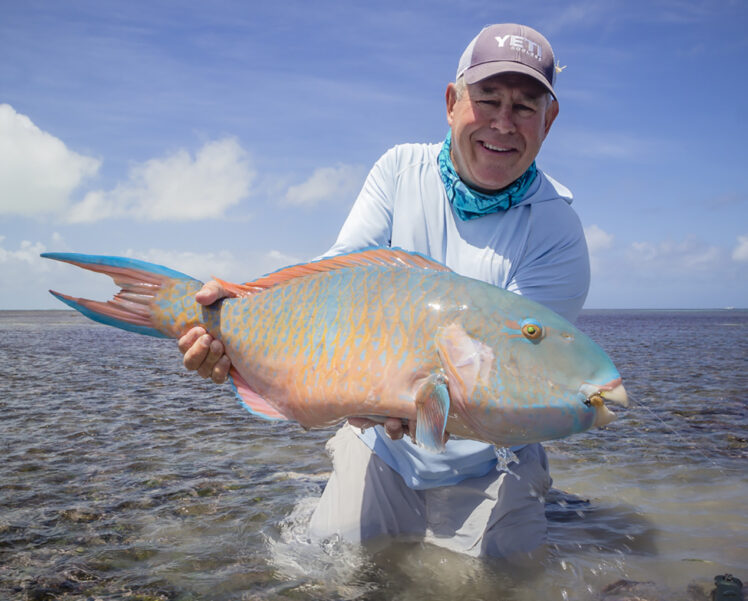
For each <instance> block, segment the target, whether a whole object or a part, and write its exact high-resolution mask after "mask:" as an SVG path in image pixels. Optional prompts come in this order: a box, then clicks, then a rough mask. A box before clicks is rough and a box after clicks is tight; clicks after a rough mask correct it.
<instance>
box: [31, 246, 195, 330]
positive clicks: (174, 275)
mask: <svg viewBox="0 0 748 601" xmlns="http://www.w3.org/2000/svg"><path fill="white" fill-rule="evenodd" d="M41 256H42V257H44V258H45V259H52V260H54V261H62V262H64V263H70V264H72V265H75V266H77V267H81V268H83V269H88V270H89V271H96V272H98V273H104V274H106V275H108V276H110V277H111V278H112V279H113V280H114V283H115V284H117V285H118V286H120V288H121V290H120V291H119V292H118V293H117V294H115V295H114V298H112V299H111V300H109V301H106V302H101V301H94V300H89V299H86V298H76V297H73V296H68V295H66V294H61V293H59V292H55V291H54V290H50V293H51V294H52V295H54V296H55V297H56V298H58V299H59V300H61V301H62V302H63V303H65V304H67V305H69V306H70V307H72V308H73V309H75V310H76V311H80V312H81V313H83V315H85V316H86V317H88V318H89V319H92V320H94V321H98V322H99V323H103V324H106V325H108V326H114V327H115V328H120V329H122V330H128V331H130V332H136V333H138V334H145V335H147V336H156V337H159V338H177V337H179V336H180V335H181V334H182V333H183V331H184V330H185V329H186V328H187V327H189V326H190V325H193V324H194V325H197V323H200V322H201V321H202V318H201V316H200V315H199V314H198V306H197V304H196V303H195V302H194V294H195V292H196V291H197V290H199V289H200V287H201V286H202V282H200V281H199V280H196V279H194V278H192V277H190V276H188V275H185V274H183V273H180V272H178V271H174V270H173V269H169V268H168V267H163V266H161V265H156V264H154V263H147V262H145V261H139V260H138V259H128V258H125V257H110V256H104V255H84V254H78V253H42V255H41ZM188 296H189V297H190V298H189V301H186V299H185V297H188Z"/></svg>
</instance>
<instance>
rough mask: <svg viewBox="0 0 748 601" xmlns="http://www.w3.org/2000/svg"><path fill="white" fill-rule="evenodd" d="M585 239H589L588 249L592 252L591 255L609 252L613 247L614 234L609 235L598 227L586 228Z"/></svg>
mask: <svg viewBox="0 0 748 601" xmlns="http://www.w3.org/2000/svg"><path fill="white" fill-rule="evenodd" d="M584 237H585V238H586V239H587V247H588V248H589V250H590V254H595V253H597V252H599V251H601V250H607V249H608V248H610V247H611V246H612V245H613V239H614V236H613V234H609V233H608V232H606V231H605V230H603V229H602V228H601V227H599V226H597V225H591V226H589V227H586V228H584Z"/></svg>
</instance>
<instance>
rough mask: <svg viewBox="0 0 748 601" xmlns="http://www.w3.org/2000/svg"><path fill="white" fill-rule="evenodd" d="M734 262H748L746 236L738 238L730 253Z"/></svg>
mask: <svg viewBox="0 0 748 601" xmlns="http://www.w3.org/2000/svg"><path fill="white" fill-rule="evenodd" d="M732 258H733V260H735V261H741V262H748V236H738V244H737V246H736V247H735V248H734V249H733V251H732Z"/></svg>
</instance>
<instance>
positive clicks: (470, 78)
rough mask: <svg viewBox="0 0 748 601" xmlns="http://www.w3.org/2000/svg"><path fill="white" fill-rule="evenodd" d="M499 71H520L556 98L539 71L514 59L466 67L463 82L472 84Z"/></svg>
mask: <svg viewBox="0 0 748 601" xmlns="http://www.w3.org/2000/svg"><path fill="white" fill-rule="evenodd" d="M500 73H521V74H522V75H528V76H529V77H532V78H533V79H534V80H535V81H537V82H538V83H540V84H541V85H542V86H543V87H544V88H545V89H546V90H548V91H549V92H550V93H551V95H552V96H553V97H554V98H556V92H555V91H554V89H553V87H552V86H551V84H549V83H548V80H547V79H546V78H545V77H544V76H543V74H542V73H540V71H537V70H535V69H533V68H532V67H528V66H527V65H523V64H522V63H516V62H514V61H492V62H489V63H481V64H480V65H474V66H472V67H470V68H469V69H466V70H465V73H464V74H463V75H464V77H465V83H467V84H473V83H478V82H479V81H483V80H484V79H487V78H489V77H492V76H494V75H499V74H500ZM556 100H558V98H556Z"/></svg>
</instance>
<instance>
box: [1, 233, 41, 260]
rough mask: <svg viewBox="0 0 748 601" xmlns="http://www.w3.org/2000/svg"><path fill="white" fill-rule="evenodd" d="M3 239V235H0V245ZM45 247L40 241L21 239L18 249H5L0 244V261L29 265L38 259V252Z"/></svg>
mask: <svg viewBox="0 0 748 601" xmlns="http://www.w3.org/2000/svg"><path fill="white" fill-rule="evenodd" d="M4 241H5V236H0V245H2V244H3V242H4ZM46 250H47V248H46V247H45V246H44V244H42V243H41V242H30V241H28V240H23V241H21V244H20V245H19V247H18V250H6V249H5V248H3V247H2V246H0V263H17V264H27V265H31V264H33V263H36V262H38V261H39V254H40V253H43V252H44V251H46Z"/></svg>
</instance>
